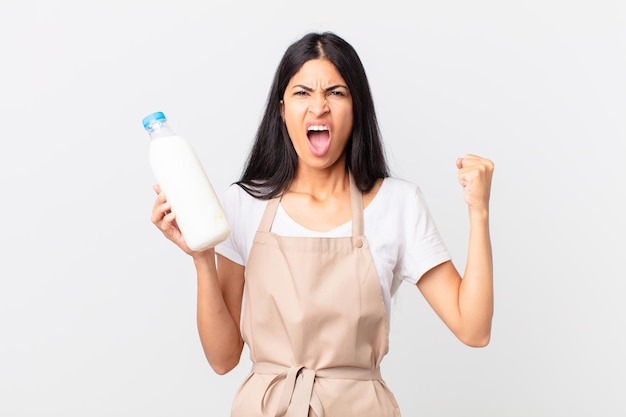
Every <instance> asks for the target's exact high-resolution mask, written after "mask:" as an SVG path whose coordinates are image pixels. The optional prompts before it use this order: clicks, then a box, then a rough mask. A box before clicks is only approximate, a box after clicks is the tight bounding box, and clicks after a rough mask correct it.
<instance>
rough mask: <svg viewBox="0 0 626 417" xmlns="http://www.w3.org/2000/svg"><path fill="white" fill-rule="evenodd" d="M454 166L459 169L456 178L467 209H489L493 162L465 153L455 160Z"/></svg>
mask: <svg viewBox="0 0 626 417" xmlns="http://www.w3.org/2000/svg"><path fill="white" fill-rule="evenodd" d="M456 167H457V168H458V170H459V172H458V178H459V182H460V183H461V186H462V187H463V194H464V197H465V202H466V203H467V205H468V208H469V210H470V211H474V210H475V211H483V212H484V211H487V210H489V195H490V192H491V177H492V175H493V162H492V161H490V160H489V159H486V158H482V157H480V156H477V155H471V154H467V155H465V156H464V157H462V158H458V159H457V160H456Z"/></svg>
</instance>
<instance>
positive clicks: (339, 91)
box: [328, 90, 347, 97]
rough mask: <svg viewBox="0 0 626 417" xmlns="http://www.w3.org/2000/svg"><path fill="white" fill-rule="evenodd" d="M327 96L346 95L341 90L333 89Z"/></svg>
mask: <svg viewBox="0 0 626 417" xmlns="http://www.w3.org/2000/svg"><path fill="white" fill-rule="evenodd" d="M328 95H329V96H335V97H346V96H347V94H346V93H345V91H343V90H333V91H330V92H329V93H328Z"/></svg>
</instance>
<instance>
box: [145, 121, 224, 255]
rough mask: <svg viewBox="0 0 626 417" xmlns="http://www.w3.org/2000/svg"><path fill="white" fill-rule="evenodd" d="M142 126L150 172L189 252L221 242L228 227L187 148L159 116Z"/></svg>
mask: <svg viewBox="0 0 626 417" xmlns="http://www.w3.org/2000/svg"><path fill="white" fill-rule="evenodd" d="M143 126H144V128H145V129H146V131H147V132H148V134H149V136H150V146H149V160H150V166H151V168H152V172H153V174H154V176H155V177H156V180H157V182H158V184H159V186H160V187H161V190H163V192H164V193H165V196H166V198H167V200H168V201H169V202H170V204H171V207H172V211H173V212H175V213H176V223H177V224H178V228H179V229H180V231H181V233H182V234H183V237H184V238H185V242H186V243H187V245H188V246H189V248H190V249H192V250H195V251H199V250H204V249H207V248H210V247H213V246H215V245H217V244H218V243H220V242H222V241H223V240H224V239H226V237H228V234H229V233H230V226H229V224H228V221H227V219H226V216H225V215H224V211H223V210H222V206H221V205H220V202H219V199H218V198H217V196H216V194H215V191H214V189H213V186H212V185H211V182H210V181H209V178H208V177H207V175H206V172H205V171H204V168H203V167H202V164H201V162H200V160H199V159H198V157H197V155H196V153H195V150H194V149H193V147H192V146H191V144H190V143H189V142H188V141H187V140H186V139H184V138H183V137H181V136H179V135H176V134H175V133H174V132H173V131H172V130H171V129H170V128H169V126H168V125H167V119H166V117H165V115H164V114H163V113H162V112H156V113H152V114H149V115H148V116H146V117H144V119H143Z"/></svg>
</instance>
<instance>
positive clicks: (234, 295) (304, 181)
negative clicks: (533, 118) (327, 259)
mask: <svg viewBox="0 0 626 417" xmlns="http://www.w3.org/2000/svg"><path fill="white" fill-rule="evenodd" d="M280 112H281V115H282V117H283V120H284V122H285V124H286V126H287V130H288V132H289V135H290V137H291V139H292V142H293V145H294V148H295V150H296V153H297V154H298V169H297V172H296V176H295V178H294V181H293V182H292V184H291V185H290V187H289V189H288V190H287V191H286V192H285V194H284V195H283V197H282V200H281V204H282V205H283V208H284V209H285V210H286V211H287V213H288V214H289V215H290V216H291V217H292V218H293V219H294V220H296V221H297V222H298V223H300V224H302V225H303V226H305V227H307V228H309V229H313V230H319V231H326V230H330V229H333V228H335V227H337V226H339V225H341V224H343V223H345V222H347V221H348V220H349V219H350V216H351V213H350V193H349V189H350V188H349V176H348V173H347V172H346V170H345V155H344V149H345V146H346V143H347V141H348V139H349V137H350V132H351V130H352V126H353V113H352V97H351V95H350V91H349V90H348V88H347V87H346V83H345V81H344V80H343V78H342V77H341V75H340V74H339V72H338V71H337V69H336V68H335V67H334V65H333V64H332V63H330V62H329V61H327V60H324V59H315V60H311V61H308V62H307V63H305V64H304V65H303V67H302V68H301V69H300V71H298V73H296V74H295V75H294V76H293V78H292V79H291V80H290V82H289V85H288V86H287V88H286V90H285V94H284V97H283V101H282V102H281V105H280ZM310 124H314V125H324V126H328V129H329V131H330V146H329V147H328V150H327V151H326V152H324V153H323V154H319V153H320V152H317V153H316V152H314V151H312V149H311V147H310V146H309V143H308V137H307V127H308V126H309V125H310ZM456 168H457V171H458V179H459V183H460V184H461V187H462V189H463V194H464V199H465V202H466V204H467V207H468V210H469V223H470V234H469V245H468V254H467V262H466V268H465V271H464V273H463V276H461V275H460V274H459V272H458V271H457V269H456V268H455V266H454V265H453V264H452V262H450V261H448V262H444V263H442V264H440V265H438V266H436V267H434V268H432V269H431V270H430V271H428V272H427V273H426V274H424V275H423V276H422V277H421V279H420V280H419V281H418V284H417V287H418V289H419V290H420V291H421V293H422V294H423V296H424V297H425V299H426V300H427V301H428V303H429V304H430V305H431V307H432V308H433V310H434V311H435V312H436V313H437V315H438V316H439V317H440V318H441V320H442V321H443V322H444V323H445V324H446V326H448V328H450V330H451V331H452V332H453V333H454V334H455V335H456V336H457V338H458V339H459V340H461V341H462V342H463V343H465V344H467V345H469V346H476V347H480V346H485V345H487V343H488V342H489V338H490V334H491V322H492V315H493V268H492V258H491V243H490V237H489V195H490V190H491V178H492V173H493V163H492V162H491V161H490V160H488V159H485V158H482V157H480V156H477V155H471V154H468V155H465V156H463V157H462V158H458V159H457V160H456ZM381 183H382V180H379V181H378V182H377V184H376V185H375V187H374V188H373V189H372V190H371V191H370V192H369V193H367V194H365V195H364V196H363V198H364V204H365V205H366V206H367V204H369V203H370V202H371V201H372V199H373V198H374V196H375V195H376V193H377V192H378V190H379V188H380V185H381ZM154 189H155V191H156V193H157V194H158V196H157V199H156V201H155V203H154V207H153V209H152V222H153V223H154V224H155V225H156V226H157V227H158V228H159V229H160V230H161V231H162V232H163V234H164V235H165V236H166V237H167V238H168V239H170V240H171V241H172V242H174V243H175V244H176V245H178V246H179V247H180V248H181V249H182V250H183V251H185V252H186V253H187V254H189V255H190V256H191V257H192V258H193V261H194V265H195V267H196V270H197V279H198V299H197V324H198V332H199V335H200V340H201V342H202V346H203V349H204V353H205V355H206V358H207V360H208V361H209V363H210V365H211V367H212V368H213V369H214V370H215V372H217V373H218V374H224V373H226V372H228V371H230V370H231V369H233V368H234V367H235V366H236V365H237V364H238V363H239V359H240V357H241V352H242V349H243V340H242V337H241V333H240V330H239V329H240V323H239V320H240V316H241V303H242V297H243V287H244V267H243V266H242V265H239V264H236V263H234V262H232V261H230V260H229V259H227V258H224V257H223V256H221V255H217V257H216V256H215V252H214V250H213V249H212V248H211V249H208V250H206V251H202V252H195V251H192V250H190V249H189V247H188V246H187V244H186V243H185V240H184V239H183V237H182V235H181V233H180V230H179V229H178V226H177V225H176V219H175V214H174V213H171V212H170V204H169V202H168V201H167V198H166V196H165V195H164V193H163V192H162V191H161V190H160V188H159V187H158V185H155V187H154ZM216 259H217V262H216Z"/></svg>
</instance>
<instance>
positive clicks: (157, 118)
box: [141, 111, 167, 129]
mask: <svg viewBox="0 0 626 417" xmlns="http://www.w3.org/2000/svg"><path fill="white" fill-rule="evenodd" d="M165 120H167V118H166V117H165V115H164V114H163V113H162V112H160V111H158V112H156V113H152V114H149V115H147V116H146V117H144V118H143V120H142V121H141V122H142V123H143V127H144V129H147V128H148V126H150V125H151V124H153V123H154V122H162V121H165Z"/></svg>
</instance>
